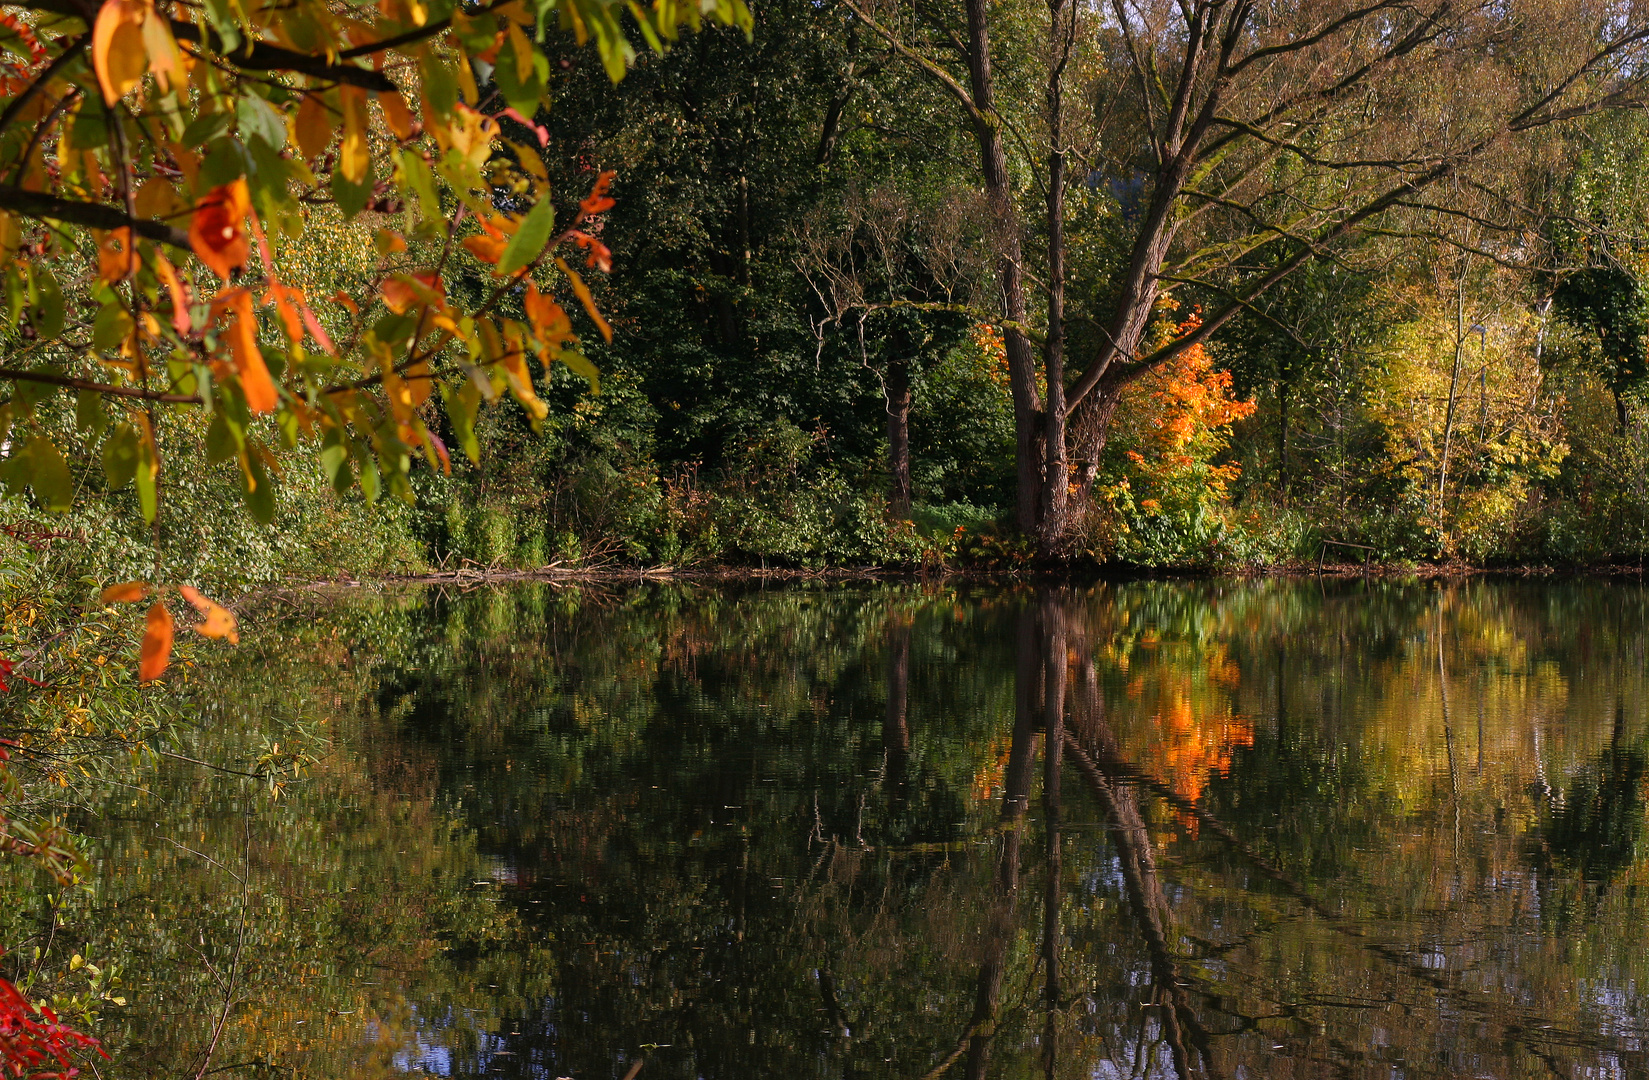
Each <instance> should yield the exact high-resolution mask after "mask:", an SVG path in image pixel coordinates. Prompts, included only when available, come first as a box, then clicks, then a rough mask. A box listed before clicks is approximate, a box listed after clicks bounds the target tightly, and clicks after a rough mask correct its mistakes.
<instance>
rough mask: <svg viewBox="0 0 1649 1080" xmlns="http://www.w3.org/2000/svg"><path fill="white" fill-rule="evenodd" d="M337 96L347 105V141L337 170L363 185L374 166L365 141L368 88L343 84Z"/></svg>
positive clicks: (340, 154) (345, 114) (354, 182)
mask: <svg viewBox="0 0 1649 1080" xmlns="http://www.w3.org/2000/svg"><path fill="white" fill-rule="evenodd" d="M338 97H339V99H340V100H341V101H342V102H343V107H344V140H343V143H342V145H340V146H339V147H338V171H339V172H341V173H342V174H343V177H344V179H345V180H348V181H349V182H350V183H351V184H362V183H365V182H366V175H367V171H368V170H369V169H370V168H371V166H372V155H371V152H370V151H369V150H368V149H367V143H366V132H367V116H366V91H365V90H362V89H361V88H360V87H358V86H340V87H338Z"/></svg>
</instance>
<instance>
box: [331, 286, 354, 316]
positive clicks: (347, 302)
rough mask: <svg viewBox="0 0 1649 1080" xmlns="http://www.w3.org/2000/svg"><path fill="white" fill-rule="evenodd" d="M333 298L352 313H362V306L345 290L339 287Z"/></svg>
mask: <svg viewBox="0 0 1649 1080" xmlns="http://www.w3.org/2000/svg"><path fill="white" fill-rule="evenodd" d="M332 299H334V300H336V301H337V302H338V303H340V304H342V305H343V306H344V307H346V308H348V309H349V313H350V314H351V315H359V314H360V313H361V306H360V305H359V304H357V303H356V302H355V300H354V298H353V297H351V296H350V295H349V294H348V293H346V292H344V291H343V290H342V289H339V290H338V291H337V292H335V293H333V294H332Z"/></svg>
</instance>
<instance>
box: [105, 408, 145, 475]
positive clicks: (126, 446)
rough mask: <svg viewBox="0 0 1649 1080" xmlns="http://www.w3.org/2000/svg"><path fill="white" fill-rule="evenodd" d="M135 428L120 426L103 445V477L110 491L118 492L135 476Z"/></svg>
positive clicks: (136, 438) (129, 425) (136, 436)
mask: <svg viewBox="0 0 1649 1080" xmlns="http://www.w3.org/2000/svg"><path fill="white" fill-rule="evenodd" d="M137 440H138V434H137V428H135V427H133V426H132V425H131V424H121V425H120V426H119V427H117V428H115V429H114V432H113V434H111V435H110V436H109V437H108V439H107V440H105V441H104V443H103V476H104V478H105V479H106V480H108V482H109V490H110V491H119V490H120V489H121V488H123V487H125V486H126V485H127V484H129V483H131V482H132V478H133V477H134V476H136V475H137Z"/></svg>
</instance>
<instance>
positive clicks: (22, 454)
mask: <svg viewBox="0 0 1649 1080" xmlns="http://www.w3.org/2000/svg"><path fill="white" fill-rule="evenodd" d="M32 446H33V443H32V442H27V443H24V444H23V445H22V446H20V447H13V448H12V452H11V455H10V456H9V457H7V458H6V459H5V460H4V461H0V480H4V481H5V484H6V494H7V495H21V494H22V493H23V489H24V488H26V487H28V486H29V480H30V479H31V478H32V477H33V475H34V460H33V455H32V454H30V453H29V450H30V448H31V447H32Z"/></svg>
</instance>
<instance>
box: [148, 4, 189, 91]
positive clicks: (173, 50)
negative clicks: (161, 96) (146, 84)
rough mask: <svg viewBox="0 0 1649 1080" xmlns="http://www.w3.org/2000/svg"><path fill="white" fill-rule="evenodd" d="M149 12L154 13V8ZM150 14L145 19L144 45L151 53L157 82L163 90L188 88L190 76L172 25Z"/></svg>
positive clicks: (151, 65) (152, 68) (150, 65)
mask: <svg viewBox="0 0 1649 1080" xmlns="http://www.w3.org/2000/svg"><path fill="white" fill-rule="evenodd" d="M148 14H153V9H152V8H151V9H150V11H149V13H148ZM148 14H146V15H145V17H144V19H143V47H144V49H145V50H146V51H147V52H148V54H149V70H150V71H152V72H154V73H155V82H156V83H157V84H158V85H159V86H160V89H161V90H162V91H168V90H173V89H175V90H178V91H180V92H182V91H184V90H187V88H188V82H189V76H188V74H187V73H186V72H185V71H184V67H183V54H182V53H181V52H179V51H178V47H177V39H176V38H174V37H173V36H172V28H171V26H169V25H168V24H167V22H166V20H165V19H162V18H158V17H156V18H149V17H148Z"/></svg>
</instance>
